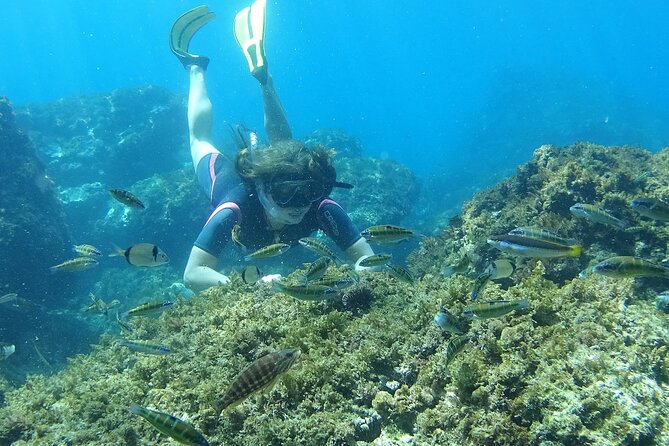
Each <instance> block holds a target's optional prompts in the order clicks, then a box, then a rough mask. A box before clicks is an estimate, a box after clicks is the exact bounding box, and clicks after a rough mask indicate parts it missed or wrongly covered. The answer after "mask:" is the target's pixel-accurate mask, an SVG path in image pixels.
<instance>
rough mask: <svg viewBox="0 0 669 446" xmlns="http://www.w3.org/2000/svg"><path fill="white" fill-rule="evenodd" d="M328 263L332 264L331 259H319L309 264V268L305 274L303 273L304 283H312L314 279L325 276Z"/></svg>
mask: <svg viewBox="0 0 669 446" xmlns="http://www.w3.org/2000/svg"><path fill="white" fill-rule="evenodd" d="M330 263H332V259H331V258H330V257H325V256H323V257H319V258H318V259H316V260H315V261H313V262H311V264H310V265H309V268H307V272H306V273H304V276H303V277H302V279H303V280H304V282H312V281H314V280H316V279H320V278H321V277H323V275H324V274H325V271H327V269H328V267H329V266H330Z"/></svg>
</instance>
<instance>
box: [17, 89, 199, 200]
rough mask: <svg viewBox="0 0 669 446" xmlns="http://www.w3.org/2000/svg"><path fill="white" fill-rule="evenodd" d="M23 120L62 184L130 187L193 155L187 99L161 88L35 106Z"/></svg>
mask: <svg viewBox="0 0 669 446" xmlns="http://www.w3.org/2000/svg"><path fill="white" fill-rule="evenodd" d="M18 120H19V122H20V123H21V125H22V126H23V127H25V128H28V129H30V137H31V139H32V140H33V141H34V142H35V143H36V144H37V145H38V146H39V147H40V156H42V157H43V159H45V162H46V163H47V168H48V170H49V172H50V174H51V175H52V176H53V178H54V180H55V181H56V183H57V184H58V185H59V186H61V187H72V186H79V185H81V184H86V183H94V182H100V183H102V184H104V185H105V186H108V187H121V188H123V187H128V186H129V185H130V184H132V183H134V182H136V181H139V180H141V179H144V178H147V177H149V176H151V175H153V174H154V173H155V172H159V171H165V170H172V169H175V168H177V167H180V166H181V165H182V164H184V163H185V162H187V161H188V159H189V157H188V151H187V150H186V148H187V147H188V127H187V120H186V105H185V98H184V96H183V95H175V94H173V93H171V92H169V91H168V90H165V89H163V88H159V87H153V86H146V87H141V88H124V89H119V90H114V91H112V92H111V93H109V94H100V95H86V96H76V97H72V98H67V99H61V100H59V101H55V102H50V103H46V104H33V105H29V106H26V107H24V108H22V109H20V110H19V111H18ZM121 166H122V168H119V167H121ZM112 167H113V168H112Z"/></svg>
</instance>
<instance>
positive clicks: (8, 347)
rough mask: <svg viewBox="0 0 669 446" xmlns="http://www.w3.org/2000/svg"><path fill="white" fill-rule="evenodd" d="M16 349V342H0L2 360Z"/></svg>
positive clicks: (0, 357) (0, 358)
mask: <svg viewBox="0 0 669 446" xmlns="http://www.w3.org/2000/svg"><path fill="white" fill-rule="evenodd" d="M15 351H16V346H15V345H14V344H6V343H4V342H0V360H5V359H7V358H9V357H10V356H12V355H13V354H14V352H15Z"/></svg>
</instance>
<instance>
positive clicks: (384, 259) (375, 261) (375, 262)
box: [360, 254, 393, 268]
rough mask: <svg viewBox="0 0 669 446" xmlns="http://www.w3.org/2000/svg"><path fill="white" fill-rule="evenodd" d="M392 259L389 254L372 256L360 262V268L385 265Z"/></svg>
mask: <svg viewBox="0 0 669 446" xmlns="http://www.w3.org/2000/svg"><path fill="white" fill-rule="evenodd" d="M392 257H393V256H391V255H390V254H374V255H373V256H369V257H367V258H365V259H363V260H362V261H360V266H364V267H365V268H371V267H374V266H379V265H385V264H386V263H388V262H389V261H390V259H392Z"/></svg>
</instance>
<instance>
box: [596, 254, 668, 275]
mask: <svg viewBox="0 0 669 446" xmlns="http://www.w3.org/2000/svg"><path fill="white" fill-rule="evenodd" d="M592 272H594V273H597V274H601V275H603V276H608V277H616V278H624V277H662V278H665V279H669V268H665V267H664V266H662V265H658V264H656V263H653V262H649V261H647V260H643V259H639V258H636V257H631V256H617V257H611V258H608V259H606V260H604V261H602V262H600V263H598V264H597V265H595V266H593V267H592Z"/></svg>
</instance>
